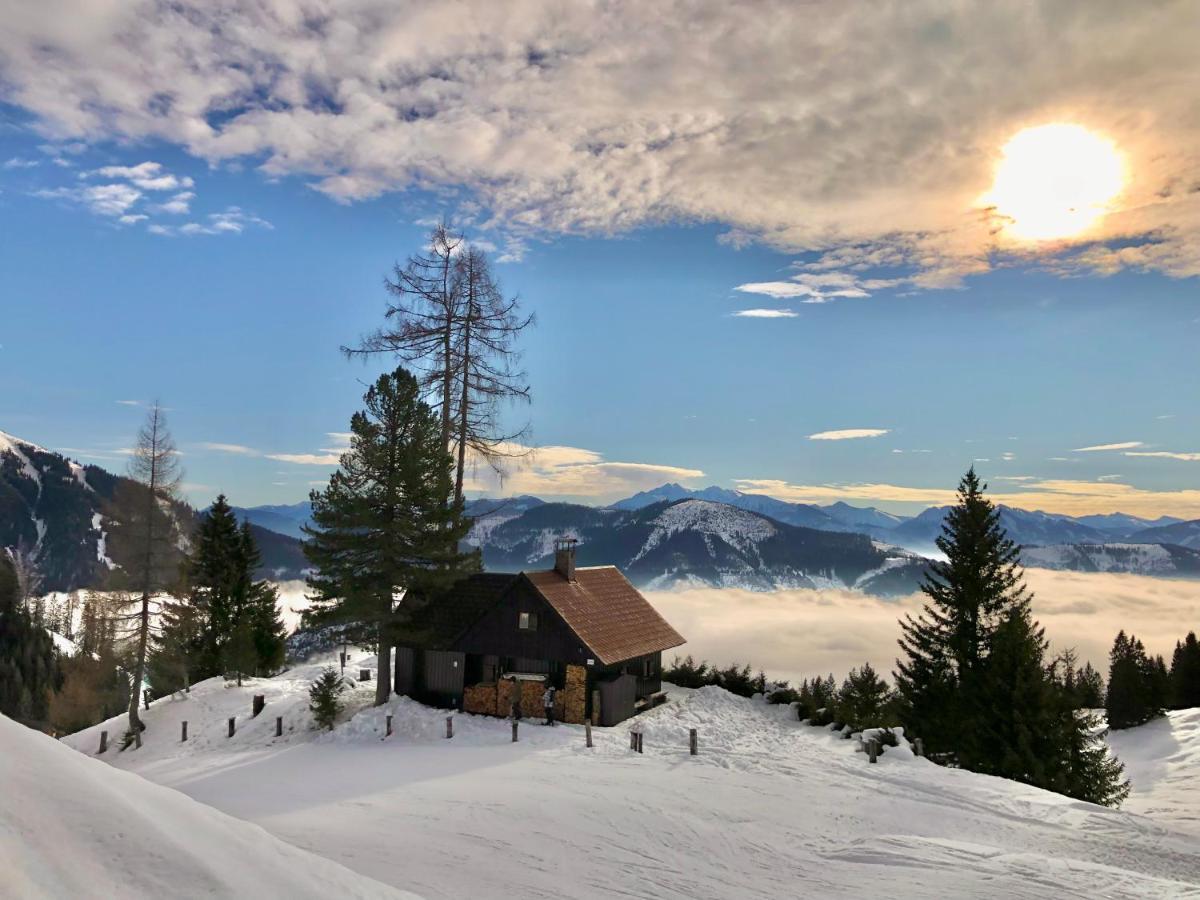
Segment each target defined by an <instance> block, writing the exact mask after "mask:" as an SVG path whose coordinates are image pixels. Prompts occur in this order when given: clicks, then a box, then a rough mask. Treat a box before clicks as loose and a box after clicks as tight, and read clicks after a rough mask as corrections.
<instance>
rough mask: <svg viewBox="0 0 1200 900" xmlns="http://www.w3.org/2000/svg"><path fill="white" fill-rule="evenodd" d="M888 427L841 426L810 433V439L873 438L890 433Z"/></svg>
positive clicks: (844, 439) (845, 439) (847, 439)
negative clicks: (831, 429)
mask: <svg viewBox="0 0 1200 900" xmlns="http://www.w3.org/2000/svg"><path fill="white" fill-rule="evenodd" d="M890 433H891V429H890V428H843V429H841V430H840V431H818V432H817V433H816V434H810V435H809V436H808V439H809V440H810V441H849V440H854V439H855V438H874V437H882V436H883V435H885V434H890Z"/></svg>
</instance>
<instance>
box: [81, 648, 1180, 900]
mask: <svg viewBox="0 0 1200 900" xmlns="http://www.w3.org/2000/svg"><path fill="white" fill-rule="evenodd" d="M372 663H373V660H372V659H371V658H370V657H365V656H358V655H355V657H354V658H353V659H352V662H351V665H350V666H349V667H348V672H349V671H355V672H356V671H357V669H358V668H360V667H361V666H367V667H369V666H370V665H371V664H372ZM319 668H320V665H319V664H309V665H304V666H300V667H298V668H297V669H295V670H293V671H292V672H289V673H287V674H285V675H283V676H281V677H279V678H274V679H267V680H262V681H259V682H258V683H256V684H252V685H248V686H246V687H244V688H241V689H239V688H227V687H225V686H223V685H222V684H221V682H220V681H219V680H215V679H214V680H212V681H208V682H204V683H202V684H200V685H197V686H196V687H195V688H194V689H193V691H192V693H191V694H190V695H189V696H187V697H186V698H183V697H176V698H164V699H162V700H159V701H157V702H155V703H154V704H153V706H152V708H151V709H150V711H149V712H148V713H146V714H145V718H146V720H147V722H148V724H149V728H148V731H147V732H146V737H145V746H144V747H143V749H141V750H139V751H126V752H125V753H118V752H117V751H116V750H114V749H110V750H109V752H108V753H107V754H105V756H104V757H103V759H105V760H106V761H107V762H109V763H111V764H112V765H114V766H116V767H118V768H122V769H129V770H132V771H135V772H137V773H139V774H141V775H143V776H145V777H146V778H148V779H150V780H151V781H155V782H158V783H160V784H163V785H166V786H169V787H173V788H177V789H178V790H180V791H182V792H183V793H185V794H187V795H189V796H191V797H193V798H195V799H197V800H200V801H201V802H203V803H206V804H209V805H211V806H214V807H216V808H217V809H219V810H222V811H224V812H226V813H230V814H232V815H234V816H237V817H239V818H242V819H246V820H248V821H250V822H253V823H256V824H258V825H261V826H263V827H264V828H265V829H266V830H267V831H269V832H271V833H272V834H274V835H276V836H278V837H280V838H282V839H283V840H285V841H287V842H289V843H291V844H293V845H295V846H297V847H300V848H302V849H304V850H309V851H312V852H313V853H316V854H319V855H321V856H324V857H327V858H328V859H330V860H333V861H335V862H337V863H340V864H342V865H344V866H347V867H349V868H351V869H354V870H356V871H358V872H360V873H362V874H364V875H366V876H368V877H370V878H374V879H377V880H378V881H381V882H384V883H386V884H390V885H394V886H397V887H401V888H404V889H408V890H411V891H414V892H416V893H418V894H421V895H423V896H426V897H431V898H433V897H459V896H467V895H473V896H481V897H580V898H583V897H587V898H597V897H608V896H637V897H665V898H689V900H690V898H709V897H713V898H716V897H730V898H735V897H736V898H739V900H741V898H745V897H751V896H753V897H760V896H761V897H793V896H819V897H841V896H846V897H849V896H854V897H861V896H863V895H864V893H865V894H871V893H874V892H877V891H879V892H884V893H886V894H887V895H889V896H896V897H907V896H913V897H917V896H919V897H923V898H924V897H931V896H935V897H950V896H954V897H961V896H989V897H991V896H1011V897H1063V896H1083V895H1089V896H1105V897H1134V896H1138V897H1143V896H1148V895H1156V896H1179V895H1183V894H1193V895H1195V894H1198V893H1200V842H1198V841H1197V840H1196V835H1195V833H1187V832H1185V831H1182V830H1180V829H1178V828H1177V827H1176V825H1175V823H1174V822H1172V821H1171V820H1169V819H1162V820H1160V819H1156V818H1152V817H1149V816H1143V815H1139V814H1138V813H1137V812H1135V811H1132V810H1133V809H1136V808H1137V807H1135V806H1134V805H1133V804H1132V803H1131V809H1130V810H1121V811H1115V810H1108V809H1103V808H1100V807H1096V806H1092V805H1089V804H1086V803H1079V802H1076V801H1073V800H1069V799H1067V798H1065V797H1061V796H1058V795H1055V794H1050V793H1046V792H1043V791H1039V790H1035V789H1033V788H1029V787H1025V786H1023V785H1019V784H1015V783H1012V782H1008V781H1003V780H1000V779H994V778H987V777H983V776H978V775H974V774H971V773H967V772H961V771H956V770H949V769H943V768H939V767H937V766H934V765H932V764H930V763H929V762H927V761H925V760H921V759H916V758H914V757H913V756H912V754H911V753H910V752H909V751H908V750H907V749H906V748H903V747H901V748H896V749H889V750H888V751H887V752H886V753H885V754H884V755H883V756H882V757H881V759H880V761H879V763H878V764H877V765H869V764H868V763H867V760H866V759H865V757H864V755H863V754H861V753H856V752H855V749H854V745H855V743H856V742H854V741H850V740H842V739H840V738H838V737H835V736H834V735H832V734H830V733H829V732H828V731H826V730H822V729H814V728H809V727H808V726H805V725H802V724H800V723H797V722H795V721H792V720H791V719H790V716H789V713H790V710H788V709H787V708H786V707H772V706H768V705H766V704H764V703H761V702H756V701H752V700H745V699H742V698H738V697H734V696H732V695H730V694H728V693H726V692H724V691H722V690H720V689H717V688H705V689H702V690H699V691H686V690H679V689H673V690H671V701H670V702H669V703H668V704H666V705H664V706H661V707H658V708H657V709H654V710H652V711H650V712H649V713H646V714H645V715H643V716H641V717H639V718H638V719H637V720H636V722H637V724H638V725H639V726H641V728H642V729H643V731H644V739H643V740H644V746H645V753H644V754H643V755H639V754H636V753H633V752H632V751H630V750H629V740H628V725H629V723H626V725H625V726H621V727H617V728H612V729H602V728H597V729H594V732H595V747H594V748H592V749H588V748H587V747H585V745H584V735H583V729H582V728H581V727H576V726H565V725H563V726H559V727H556V728H546V727H542V726H538V725H536V724H533V723H524V724H522V726H521V729H520V741H519V742H518V743H516V744H513V743H512V742H511V731H510V727H509V725H508V723H507V722H505V721H502V720H497V719H490V718H482V717H474V716H469V715H461V714H460V715H456V716H455V717H454V731H455V734H454V737H453V739H451V740H447V739H446V738H445V737H444V733H445V732H444V729H445V717H446V713H444V712H442V711H440V710H433V709H428V708H426V707H423V706H420V705H419V704H416V703H414V702H412V701H410V700H408V699H405V698H393V699H392V701H391V702H390V703H389V704H388V705H387V706H385V707H381V708H370V707H368V706H367V704H369V703H370V699H371V688H372V687H373V683H367V684H362V685H358V686H356V687H355V688H354V689H353V694H352V696H351V698H350V699H351V706H352V707H353V708H354V709H356V710H358V712H357V714H356V715H352V716H351V715H349V714H348V716H347V717H346V718H345V720H344V721H343V722H342V723H341V724H340V725H339V726H338V728H337V729H336V730H335V731H334V732H332V733H328V732H327V733H318V732H315V731H312V730H311V728H310V725H309V718H308V714H307V710H306V706H307V697H306V690H307V684H308V682H309V681H310V680H311V679H312V678H313V677H315V675H316V674H317V672H318V671H319ZM255 693H262V694H265V695H266V699H267V706H266V710H265V712H264V713H263V714H262V715H261V716H260V717H259V718H258V719H254V720H250V719H248V716H249V713H250V704H251V699H250V698H251V696H252V695H253V694H255ZM389 713H390V714H391V715H393V716H394V718H395V734H393V735H392V736H391V737H385V735H384V721H385V716H386V715H388V714H389ZM230 715H237V716H239V719H238V731H237V734H236V735H235V736H234V737H233V738H228V737H226V718H227V717H228V716H230ZM279 715H281V716H283V717H284V721H285V732H284V736H283V737H282V738H275V737H274V723H275V716H279ZM184 718H186V719H188V721H189V731H190V735H189V740H188V742H187V743H186V744H185V743H181V742H180V740H179V722H180V721H181V720H182V719H184ZM100 727H102V726H97V727H95V728H91V729H88V730H87V731H85V732H81V733H80V734H78V735H74V736H72V737H70V738H67V739H65V740H66V743H68V744H70V745H71V746H73V747H75V748H77V749H78V750H80V751H81V752H83V753H87V754H95V752H96V749H97V744H98V733H99V730H100ZM103 727H107V728H108V729H109V731H110V737H111V736H112V735H113V734H115V733H117V732H119V731H120V730H121V728H120V724H119V720H118V721H114V722H112V723H109V724H108V725H107V726H103ZM693 727H694V728H697V729H698V730H699V738H700V754H699V755H698V756H696V757H690V756H689V755H688V753H687V744H688V730H689V729H690V728H693ZM1193 737H1194V736H1193ZM239 893H245V892H239Z"/></svg>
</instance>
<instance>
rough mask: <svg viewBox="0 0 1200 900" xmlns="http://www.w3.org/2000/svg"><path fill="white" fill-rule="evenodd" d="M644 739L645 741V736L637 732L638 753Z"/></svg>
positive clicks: (640, 750)
mask: <svg viewBox="0 0 1200 900" xmlns="http://www.w3.org/2000/svg"><path fill="white" fill-rule="evenodd" d="M644 739H645V735H644V734H642V733H641V732H640V731H639V732H638V753H641V752H642V741H643V740H644Z"/></svg>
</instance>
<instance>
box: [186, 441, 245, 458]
mask: <svg viewBox="0 0 1200 900" xmlns="http://www.w3.org/2000/svg"><path fill="white" fill-rule="evenodd" d="M200 446H201V447H203V448H204V449H205V450H213V451H215V452H217V453H232V454H235V455H237V456H259V455H260V454H259V452H258V451H257V450H255V449H254V448H253V447H246V446H243V445H242V444H221V443H216V442H213V441H205V442H203V443H202V444H201V445H200Z"/></svg>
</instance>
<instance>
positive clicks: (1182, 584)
mask: <svg viewBox="0 0 1200 900" xmlns="http://www.w3.org/2000/svg"><path fill="white" fill-rule="evenodd" d="M1026 581H1027V583H1028V585H1029V587H1030V588H1031V589H1032V590H1033V592H1034V604H1033V608H1034V613H1035V615H1036V616H1037V618H1038V620H1039V621H1040V622H1041V623H1042V625H1043V626H1044V627H1045V629H1046V637H1047V638H1048V639H1049V640H1050V642H1051V651H1052V652H1058V651H1059V650H1061V649H1063V648H1065V647H1074V648H1075V650H1076V651H1077V652H1078V654H1079V657H1080V664H1082V663H1083V661H1084V660H1090V661H1091V663H1092V665H1094V666H1096V667H1097V668H1098V669H1100V670H1101V671H1102V672H1103V673H1104V674H1105V675H1106V676H1107V674H1108V651H1109V649H1110V648H1111V646H1112V640H1113V638H1114V637H1115V636H1116V634H1117V632H1118V631H1119V630H1121V629H1122V628H1123V629H1125V630H1126V631H1127V632H1129V631H1132V632H1134V633H1135V634H1137V636H1138V637H1139V638H1141V639H1142V641H1143V642H1144V643H1145V644H1146V647H1147V649H1148V650H1149V651H1150V652H1151V653H1161V654H1163V655H1164V656H1166V657H1167V659H1168V661H1169V659H1170V653H1171V651H1172V649H1173V648H1174V646H1175V641H1176V640H1179V639H1180V638H1182V637H1183V636H1184V635H1185V634H1186V633H1187V631H1188V630H1189V629H1193V630H1196V631H1198V632H1200V582H1198V581H1168V580H1165V579H1159V578H1143V577H1140V576H1137V575H1104V574H1092V573H1083V572H1053V571H1050V570H1048V569H1029V570H1027V572H1026ZM647 596H648V598H649V599H650V601H651V603H653V604H654V607H655V608H656V609H657V610H658V611H659V612H661V613H662V614H663V615H664V616H665V617H666V618H667V619H668V620H669V621H670V622H671V624H672V625H674V626H675V627H676V628H677V629H678V630H679V631H680V633H682V634H683V636H684V637H686V638H687V639H688V643H687V646H685V647H682V648H680V650H679V651H678V652H680V653H681V654H688V653H690V654H692V655H694V656H695V657H697V658H706V659H708V660H709V661H710V662H712V663H717V664H720V665H727V664H729V663H731V662H734V661H739V662H742V663H746V662H749V663H751V664H753V665H754V666H755V668H756V669H763V670H764V671H766V673H767V674H768V676H774V677H778V678H786V679H788V680H791V681H798V680H799V679H800V678H806V677H811V676H814V675H826V674H828V673H829V672H833V673H834V674H835V676H836V677H837V678H838V679H839V680H840V679H841V678H842V677H843V676H844V675H845V674H846V672H847V670H848V669H849V668H850V667H852V666H859V665H862V663H863V662H870V663H871V665H873V666H875V667H876V668H877V669H879V670H880V671H881V672H884V673H888V677H889V680H890V673H891V671H892V669H893V668H894V662H895V659H896V652H897V647H896V640H897V638H898V637H899V636H900V631H899V626H898V624H897V623H898V622H899V619H900V617H901V616H902V615H903V614H904V613H906V612H913V613H916V612H917V611H919V610H920V608H921V604H922V600H923V598H922V596H921V595H914V596H911V597H904V598H901V599H898V600H880V599H876V598H873V597H865V596H863V595H861V594H856V593H853V592H851V591H777V592H773V593H757V592H754V591H742V590H727V589H689V590H681V591H655V592H650V593H648V594H647ZM667 656H668V657H669V656H670V654H667Z"/></svg>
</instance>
